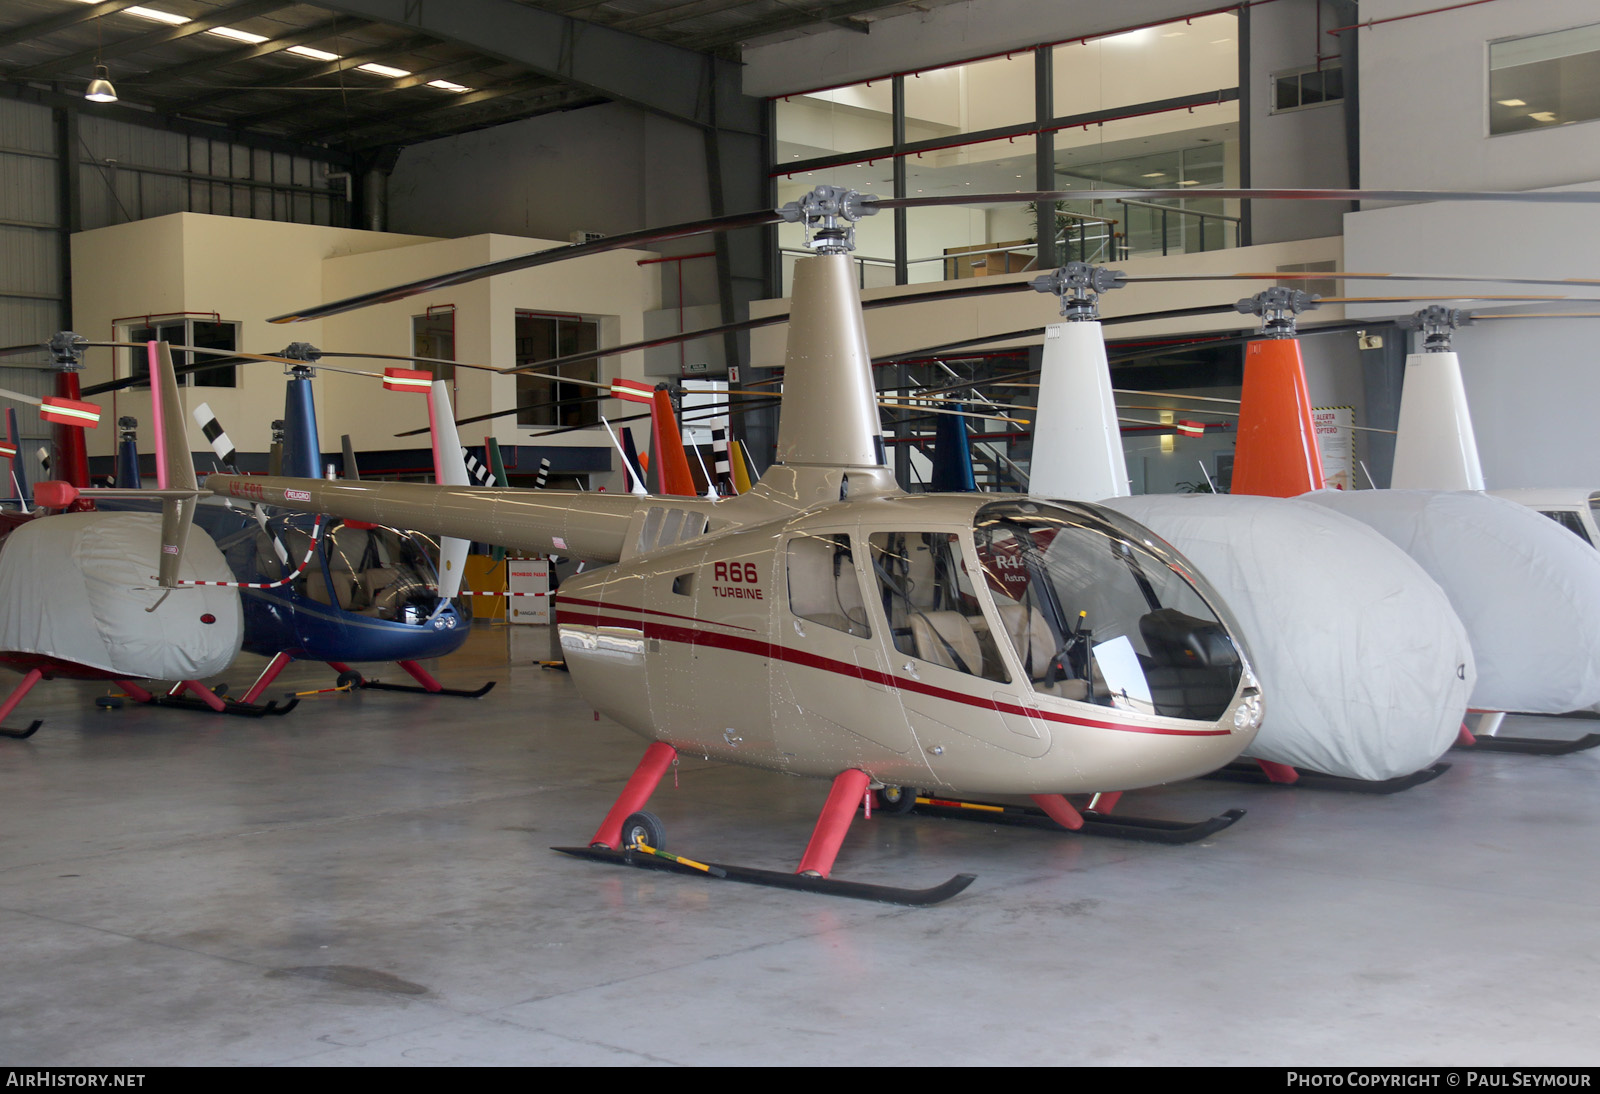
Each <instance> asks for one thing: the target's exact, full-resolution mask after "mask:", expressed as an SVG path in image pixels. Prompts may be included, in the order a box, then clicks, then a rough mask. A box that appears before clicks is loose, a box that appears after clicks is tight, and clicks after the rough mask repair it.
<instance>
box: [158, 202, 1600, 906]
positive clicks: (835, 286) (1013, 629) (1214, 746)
mask: <svg viewBox="0 0 1600 1094" xmlns="http://www.w3.org/2000/svg"><path fill="white" fill-rule="evenodd" d="M1141 193H1143V194H1145V196H1150V195H1155V196H1164V195H1166V194H1167V193H1168V192H1163V191H1150V192H1141ZM1172 193H1174V194H1176V193H1181V192H1172ZM1234 193H1235V192H1231V191H1230V192H1223V193H1222V194H1221V196H1230V195H1232V194H1234ZM1306 193H1307V192H1263V191H1240V192H1237V194H1238V195H1239V196H1255V197H1262V196H1279V197H1300V196H1304V195H1305V194H1306ZM1052 196H1063V195H1051V194H1048V193H1046V194H1024V195H1004V196H1003V197H1001V198H1000V200H1038V199H1046V198H1050V197H1052ZM1315 196H1317V197H1321V198H1326V199H1328V200H1350V199H1351V198H1352V197H1360V198H1381V199H1387V200H1418V199H1419V198H1421V199H1426V198H1429V197H1434V196H1437V195H1431V194H1417V193H1414V192H1409V191H1393V192H1387V191H1384V192H1359V193H1357V192H1349V191H1320V192H1315ZM1451 196H1452V197H1460V196H1461V195H1451ZM1538 196H1539V198H1541V199H1544V200H1593V197H1594V195H1581V196H1580V195H1569V194H1566V193H1562V194H1559V195H1550V196H1546V195H1542V194H1541V195H1538ZM1485 197H1486V198H1487V199H1489V200H1521V199H1522V198H1523V196H1522V195H1514V196H1513V195H1500V194H1492V195H1485ZM954 200H957V199H942V198H935V199H929V200H923V199H909V198H901V199H889V200H879V199H875V198H866V197H863V196H862V195H859V194H856V193H855V192H853V191H845V190H842V189H840V188H836V187H819V188H818V189H817V190H815V191H813V192H812V193H811V194H810V195H807V197H806V198H804V199H802V200H801V201H799V202H795V203H792V204H791V205H790V206H787V207H785V209H784V210H781V211H779V212H777V213H773V212H764V213H755V214H741V215H738V216H732V217H723V218H717V219H714V220H711V221H702V222H697V223H693V224H687V225H679V226H676V227H675V228H672V229H666V230H662V231H658V232H643V233H634V234H632V235H626V236H617V237H612V238H610V239H607V240H604V241H601V242H600V243H598V244H586V245H582V246H577V247H570V248H558V249H555V250H552V251H545V252H539V253H536V254H534V255H530V256H523V257H520V258H517V259H513V260H506V261H503V262H500V263H495V264H491V265H489V266H486V267H477V268H474V269H472V270H466V271H461V272H459V273H455V274H446V275H442V276H439V277H433V278H429V279H426V280H424V281H420V282H416V283H414V284H411V285H406V286H400V287H398V288H395V289H391V290H384V291H382V292H379V293H372V294H367V295H366V296H363V297H357V298H352V299H350V300H345V301H339V302H337V303H335V304H331V305H326V306H323V307H321V308H317V309H311V310H309V311H307V312H305V313H301V314H300V315H298V316H285V317H281V318H282V319H284V320H291V319H295V318H312V317H316V316H320V315H327V314H333V313H335V312H337V311H345V310H351V309H352V308H356V307H361V306H365V305H366V304H370V303H377V302H382V301H386V300H394V299H400V298H402V297H404V296H408V295H411V294H413V293H415V292H420V291H427V290H428V289H432V288H437V287H441V286H443V285H447V284H456V283H460V282H462V281H467V280H472V279H475V278H478V277H484V276H490V275H492V274H494V273H497V272H503V271H509V270H510V269H516V268H526V267H528V266H532V265H540V264H544V263H547V262H553V261H559V260H561V259H563V258H569V257H577V256H579V255H581V254H587V253H593V252H594V251H596V250H602V249H611V248H615V247H620V246H631V245H634V244H635V243H648V242H653V241H656V240H661V239H668V238H677V237H679V236H684V235H692V234H700V233H703V232H707V231H718V230H727V229H732V228H739V227H755V226H760V225H763V224H770V223H774V222H776V221H777V220H779V219H787V220H791V221H800V222H802V223H803V224H804V225H805V227H806V232H807V238H808V243H809V246H810V247H811V249H812V250H814V251H815V252H817V253H816V254H815V256H814V257H810V258H807V259H804V260H802V261H801V262H800V263H798V264H797V266H796V271H795V287H794V297H793V307H792V311H791V314H790V337H789V345H788V357H787V364H786V368H785V390H784V413H783V416H782V422H781V429H780V433H779V438H778V446H777V457H778V462H777V463H776V464H775V465H774V466H773V467H772V468H771V469H770V470H768V472H767V473H766V474H765V476H763V478H762V480H761V482H760V483H759V484H758V485H757V486H756V487H754V488H753V489H752V490H750V491H749V492H748V493H745V494H742V495H740V496H738V497H736V498H726V499H698V498H685V497H649V496H645V497H636V496H626V495H608V494H575V495H574V494H568V495H561V494H554V493H551V492H544V491H541V492H534V493H530V492H525V491H518V490H508V489H494V488H474V487H466V486H449V485H424V484H403V483H376V482H359V483H330V482H325V481H321V480H314V479H285V478H272V477H268V478H245V477H241V476H233V475H213V476H211V477H210V479H209V480H208V481H207V484H206V488H207V489H210V490H212V491H214V492H216V493H219V494H222V495H224V496H231V497H235V498H242V499H249V500H254V501H261V502H264V503H268V504H271V505H275V506H282V507H284V508H288V509H297V510H301V511H305V512H325V513H331V514H334V515H338V516H341V517H345V518H350V519H356V520H365V521H372V522H375V523H381V524H387V525H397V526H401V527H412V528H417V529H420V530H426V531H432V532H437V533H441V534H445V535H453V536H459V537H463V538H467V539H472V540H479V541H485V542H493V543H497V544H504V545H506V546H510V547H517V548H522V549H528V550H534V551H539V552H545V553H551V552H553V553H559V554H571V555H577V556H581V557H585V558H588V559H592V560H596V561H608V560H615V561H616V562H617V563H618V564H617V565H615V566H610V567H607V568H605V569H602V570H598V571H593V572H589V573H585V574H583V575H581V576H580V577H578V578H575V579H571V580H569V581H568V582H566V583H564V585H563V588H562V593H561V597H560V600H559V602H558V617H557V625H558V629H559V631H560V636H561V642H562V645H563V648H564V650H565V653H566V658H567V663H568V666H569V668H570V669H571V671H572V675H573V677H574V679H575V681H576V682H577V684H578V687H579V689H580V691H581V692H582V693H583V694H584V695H585V697H586V698H587V699H588V700H589V701H590V702H591V703H592V704H593V705H594V706H595V708H596V709H597V710H599V711H601V712H603V713H606V714H608V715H610V716H611V717H613V718H615V719H616V720H617V721H619V722H620V723H622V724H623V725H625V726H627V727H628V728H630V729H632V730H634V731H635V732H637V733H639V734H640V735H641V736H643V737H645V738H647V739H649V740H650V741H651V742H652V743H651V745H650V746H649V748H648V749H647V751H646V753H645V757H644V759H643V760H642V762H641V763H640V764H639V766H638V768H637V769H636V771H635V772H634V775H633V777H632V778H631V779H630V780H629V782H628V784H627V786H626V788H625V789H624V790H623V792H622V794H621V796H620V797H619V798H618V800H617V802H616V803H615V804H614V805H613V806H612V808H611V810H610V812H609V813H608V814H607V815H606V818H605V819H604V821H603V822H602V823H601V825H600V827H599V829H598V830H597V831H596V832H595V835H594V837H593V838H592V840H591V842H590V846H589V847H586V848H561V850H565V851H570V852H572V853H576V854H583V855H586V856H588V857H593V858H599V859H603V860H606V861H613V862H617V863H623V864H628V865H634V866H650V867H655V868H661V869H669V870H677V871H682V872H689V873H696V874H699V875H700V876H716V877H723V878H727V879H730V880H738V881H746V882H752V883H757V884H765V885H775V886H781V887H787V888H798V889H807V890H811V891H818V892H827V893H834V894H838V895H846V896H855V897H862V898H867V899H875V900H884V901H890V902H895V903H910V904H920V903H932V902H935V901H938V900H943V899H946V898H947V897H949V896H951V895H954V894H955V893H957V892H959V891H961V890H962V889H964V888H965V887H966V885H968V884H969V883H970V882H971V880H972V877H971V875H965V874H962V875H957V876H956V877H954V878H951V879H950V880H949V881H947V882H945V883H944V884H942V885H939V886H935V887H933V888H930V889H922V890H910V889H899V888H891V887H886V886H876V885H861V884H854V883H849V882H841V881H836V880H831V879H829V877H828V875H829V873H830V871H831V869H832V867H833V864H834V860H835V858H836V856H837V853H838V850H839V847H840V845H841V843H842V842H843V839H844V836H845V834H846V832H847V831H848V828H849V825H850V823H851V820H852V818H853V816H854V814H855V812H856V810H857V808H858V807H859V805H860V804H861V803H862V801H863V798H864V797H865V795H866V794H867V793H868V791H869V790H870V789H872V788H874V787H878V786H882V787H884V788H886V789H889V790H891V791H892V790H894V789H897V788H902V787H920V788H927V789H933V790H938V791H941V792H944V793H951V794H964V795H1022V796H1027V797H1030V798H1031V799H1032V800H1033V801H1034V803H1035V804H1036V805H1037V806H1038V807H1039V808H1040V810H1042V811H1043V813H1044V814H1045V815H1047V816H1048V817H1050V818H1052V819H1053V820H1055V821H1056V822H1058V823H1059V824H1061V825H1062V826H1063V827H1065V828H1068V829H1074V830H1082V829H1084V828H1086V827H1089V826H1091V825H1093V824H1095V823H1102V822H1101V821H1098V820H1096V819H1095V818H1094V817H1093V814H1088V815H1086V814H1085V813H1080V812H1079V811H1078V810H1077V809H1076V808H1074V807H1073V806H1072V805H1071V804H1070V803H1069V802H1068V801H1067V800H1066V798H1065V797H1064V796H1063V795H1065V794H1068V793H1099V792H1104V791H1118V790H1124V789H1133V788H1137V787H1144V786H1151V785H1156V784H1160V783H1165V782H1170V781H1175V780H1179V779H1183V778H1187V777H1190V776H1193V775H1198V774H1201V773H1204V772H1207V771H1210V770H1213V769H1215V768H1217V767H1219V766H1221V765H1222V764H1224V763H1226V762H1228V761H1229V760H1231V759H1233V758H1234V757H1235V756H1237V755H1238V754H1239V753H1240V752H1241V751H1242V750H1243V749H1244V748H1245V747H1246V746H1248V745H1249V743H1250V742H1251V740H1252V739H1253V737H1254V736H1255V732H1256V729H1257V727H1258V726H1259V725H1260V722H1261V716H1262V696H1261V694H1260V688H1259V686H1258V684H1257V682H1256V679H1255V677H1254V675H1253V673H1252V672H1251V670H1250V666H1249V665H1248V663H1247V662H1246V660H1245V658H1244V656H1243V655H1242V653H1241V646H1240V644H1239V643H1238V642H1237V640H1236V639H1235V637H1234V635H1235V634H1236V632H1237V628H1236V627H1235V626H1234V625H1233V624H1232V622H1231V620H1230V619H1229V617H1228V614H1227V611H1226V609H1225V607H1224V606H1223V605H1222V604H1221V602H1220V601H1219V599H1218V598H1217V596H1216V594H1215V593H1214V592H1213V591H1212V590H1211V588H1210V587H1209V585H1208V584H1207V583H1206V582H1205V581H1204V580H1203V579H1202V578H1201V577H1200V576H1198V575H1197V574H1196V573H1195V572H1194V571H1193V569H1192V568H1191V567H1190V566H1189V565H1188V563H1187V562H1186V561H1185V560H1184V559H1183V558H1182V557H1181V556H1180V555H1179V554H1178V553H1177V552H1176V551H1175V550H1173V549H1172V548H1171V546H1170V545H1168V544H1166V543H1165V542H1163V541H1162V540H1160V539H1159V538H1158V537H1156V536H1155V535H1154V534H1152V533H1150V532H1149V531H1148V530H1147V529H1145V528H1143V527H1142V526H1140V525H1138V524H1137V523H1135V522H1133V521H1132V520H1130V519H1129V518H1126V517H1123V516H1120V515H1118V514H1116V513H1115V512H1113V511H1111V510H1109V509H1105V508H1102V507H1099V506H1096V505H1089V504H1080V503H1076V502H1065V501H1059V500H1043V499H1032V498H1026V497H1015V496H1008V497H1006V498H1003V499H995V498H988V497H984V496H982V495H973V494H961V495H936V494H917V495H907V494H904V493H902V491H901V490H900V489H899V488H898V487H897V485H896V484H895V482H894V479H893V476H892V475H891V473H890V471H889V469H888V467H887V466H885V459H884V448H883V443H882V437H881V435H880V427H879V423H878V418H877V413H876V409H875V406H874V401H875V393H874V390H873V385H872V378H871V373H870V367H869V364H870V357H869V354H868V351H867V345H866V338H865V333H864V325H863V321H862V313H861V303H860V300H859V296H858V294H857V290H856V286H855V279H854V275H853V271H852V267H851V264H850V259H849V257H848V252H849V251H850V249H851V247H852V236H853V222H854V221H856V220H857V219H859V217H860V216H861V215H864V214H868V213H872V212H876V211H877V210H879V209H886V208H898V207H904V206H908V205H912V204H939V203H946V202H953V201H954ZM960 200H968V199H960ZM162 390H163V392H164V393H165V392H166V391H167V390H168V388H167V387H166V386H164V387H163V389H162ZM170 390H171V391H173V392H174V393H175V391H176V388H175V386H173V387H171V388H170ZM174 398H175V395H174ZM176 413H178V412H177V411H176V410H174V411H173V414H176ZM174 500H176V499H174ZM175 542H176V539H175V537H164V547H163V550H164V551H165V552H167V553H168V554H170V553H171V552H172V550H173V549H174V548H173V547H171V546H167V545H171V544H174V543H175ZM164 560H165V559H164ZM762 676H764V677H765V679H764V681H761V683H758V684H754V685H752V683H751V681H752V679H753V678H754V679H756V680H760V678H761V677H762ZM679 751H686V752H690V753H696V754H701V755H704V756H707V757H715V758H717V759H720V760H727V761H731V762H735V763H742V764H750V765H754V766H758V767H764V768H768V769H772V770H775V771H781V772H785V773H789V774H796V775H806V776H812V777H819V778H826V779H830V780H832V784H833V785H832V790H831V792H830V794H829V796H828V800H827V803H826V804H825V805H824V806H823V809H822V813H821V816H820V817H819V819H818V822H817V826H816V829H815V831H814V833H813V836H812V839H811V842H810V844H809V845H808V847H807V848H806V851H805V854H804V855H803V857H802V859H801V862H800V866H799V870H798V871H797V873H796V874H783V873H779V872H775V871H767V870H755V869H750V868H745V867H736V866H719V865H715V864H704V863H696V862H693V861H691V860H687V859H681V858H678V857H676V856H672V855H668V854H666V853H665V852H662V851H660V850H659V847H660V843H661V833H660V827H659V822H658V821H657V820H656V819H655V818H654V817H653V816H651V815H650V814H648V813H644V812H642V811H641V810H642V807H643V806H644V805H645V804H646V803H647V802H648V800H649V798H650V795H651V794H652V792H653V791H654V789H655V787H656V785H657V784H658V783H659V781H660V779H661V778H662V776H663V775H664V774H665V772H666V771H667V770H668V769H669V767H670V765H671V763H672V761H673V759H674V758H675V756H676V755H677V754H678V752H679ZM890 796H891V797H893V795H892V794H891V795H890ZM900 797H901V799H902V800H903V799H904V798H905V797H907V795H905V794H901V795H900ZM1236 815H1237V813H1236V811H1234V812H1231V813H1230V814H1229V815H1228V816H1226V817H1225V818H1213V820H1218V819H1220V820H1221V823H1222V824H1226V823H1229V822H1231V820H1232V819H1233V817H1234V816H1236ZM1124 823H1125V822H1124Z"/></svg>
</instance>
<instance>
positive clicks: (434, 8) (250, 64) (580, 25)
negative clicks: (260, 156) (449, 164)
mask: <svg viewBox="0 0 1600 1094" xmlns="http://www.w3.org/2000/svg"><path fill="white" fill-rule="evenodd" d="M950 2H953V0H688V2H684V0H538V2H533V0H451V2H449V3H437V2H436V3H434V4H425V3H424V2H423V0H329V2H325V3H316V4H312V3H294V2H287V0H148V2H147V3H144V4H136V3H133V2H132V0H100V2H95V0H6V2H5V3H4V4H0V81H3V83H4V84H6V85H10V87H11V89H12V91H13V92H14V93H15V92H17V91H19V90H20V89H24V88H27V89H31V91H32V92H33V93H39V92H44V93H56V94H60V95H63V96H69V97H75V96H79V95H81V94H82V93H83V91H84V89H85V88H86V87H87V85H88V82H89V80H90V79H91V78H92V77H93V75H94V72H95V66H96V64H104V65H105V66H106V67H107V69H108V70H109V75H110V78H111V80H112V81H113V83H114V84H115V86H116V88H117V92H118V95H119V96H120V100H119V104H118V107H119V108H120V109H121V110H134V111H142V112H153V113H155V114H158V115H162V116H165V117H170V118H178V119H184V120H187V121H192V122H200V123H212V124H216V125H219V126H222V127H224V128H225V129H226V130H227V131H229V132H232V133H241V134H243V133H248V134H255V135H260V136H267V137H272V138H276V139H280V140H283V141H287V142H292V143H295V144H301V145H320V146H327V147H330V148H336V149H339V150H342V151H345V152H351V153H362V152H366V151H369V150H373V149H378V148H383V147H390V148H392V147H394V146H396V145H405V144H413V143H417V142H419V141H426V140H431V139H434V138H436V137H442V136H448V135H450V134H454V133H462V132H466V131H468V130H472V129H479V128H483V127H486V126H491V125H498V124H500V123H502V122H507V121H511V120H514V119H518V118H525V117H531V116H534V115H537V114H543V113H547V112H549V111H555V110H568V109H572V108H574V107H578V106H586V105H589V104H592V103H597V102H604V101H607V100H610V99H617V100H622V101H632V102H635V103H636V104H637V105H640V106H643V107H645V108H647V109H653V110H658V111H660V112H662V113H666V114H669V115H674V116H680V117H685V118H686V120H694V121H697V122H699V123H700V124H706V122H705V120H704V119H703V118H690V117H688V116H687V113H688V112H690V111H692V110H693V109H696V108H695V107H691V106H689V105H685V104H690V103H692V102H693V101H694V99H695V98H696V97H698V98H699V99H704V98H706V96H705V95H704V94H703V90H704V86H705V76H706V74H707V73H708V72H710V71H712V67H711V66H713V65H715V64H717V63H719V62H721V63H726V62H728V61H731V60H734V59H736V58H737V55H738V50H739V47H740V46H741V45H743V44H744V43H747V42H751V41H755V40H762V41H772V40H780V39H782V38H784V37H792V36H797V35H804V34H809V33H815V32H817V31H819V30H824V29H830V28H834V27H839V26H844V27H848V28H850V29H852V30H855V31H860V32H863V33H865V32H869V31H870V29H871V25H872V22H873V21H874V20H876V19H881V18H884V17H887V16H890V15H897V14H904V13H906V12H908V11H911V10H918V9H920V10H926V9H927V8H928V7H931V6H938V5H941V4H944V3H950ZM674 84H681V85H682V86H681V87H674ZM658 94H659V95H661V96H662V100H661V101H656V96H657V95H658ZM674 94H678V96H679V100H680V101H679V102H674V101H673V99H672V96H673V95H674ZM713 124H714V123H713Z"/></svg>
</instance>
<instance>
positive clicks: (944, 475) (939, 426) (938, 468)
mask: <svg viewBox="0 0 1600 1094" xmlns="http://www.w3.org/2000/svg"><path fill="white" fill-rule="evenodd" d="M950 409H951V410H965V409H966V407H965V406H964V405H962V404H960V403H956V404H953V405H952V406H951V407H950ZM934 417H935V419H936V421H935V422H934V426H933V429H934V435H933V473H932V474H931V475H929V476H928V489H929V490H932V491H933V492H934V493H936V494H971V493H974V492H975V491H976V490H977V489H978V483H977V481H976V480H975V479H974V478H973V477H972V442H971V440H970V439H968V437H967V420H966V419H965V418H963V417H962V416H961V415H959V414H936V415H934Z"/></svg>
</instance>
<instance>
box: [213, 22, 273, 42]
mask: <svg viewBox="0 0 1600 1094" xmlns="http://www.w3.org/2000/svg"><path fill="white" fill-rule="evenodd" d="M206 33H207V34H215V35H216V36H217V37H218V38H232V39H233V40H234V41H235V42H248V43H250V44H251V45H253V46H258V45H260V44H261V43H262V42H265V41H266V40H267V36H266V35H265V34H251V33H250V32H249V31H248V30H234V29H233V28H232V27H212V28H211V29H210V30H208V31H206Z"/></svg>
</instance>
